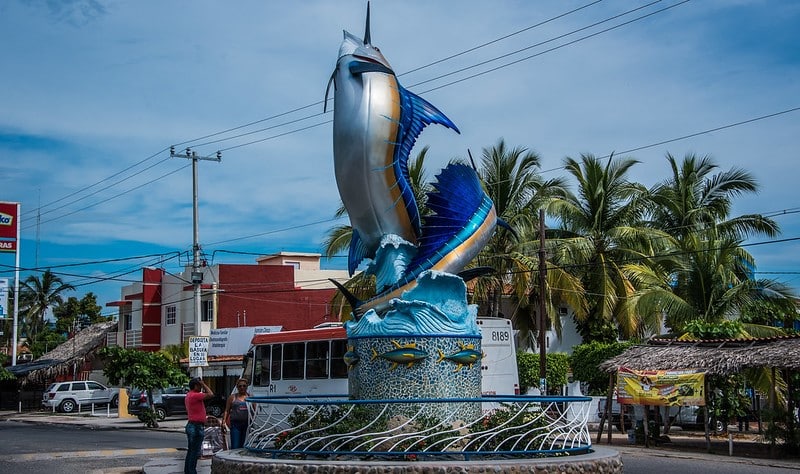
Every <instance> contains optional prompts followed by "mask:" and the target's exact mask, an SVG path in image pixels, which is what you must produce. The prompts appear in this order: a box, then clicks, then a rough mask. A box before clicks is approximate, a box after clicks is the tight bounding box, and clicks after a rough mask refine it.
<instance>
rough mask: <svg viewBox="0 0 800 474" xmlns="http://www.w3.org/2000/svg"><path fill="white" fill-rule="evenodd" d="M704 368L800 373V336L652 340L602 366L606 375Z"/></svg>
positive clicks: (714, 372)
mask: <svg viewBox="0 0 800 474" xmlns="http://www.w3.org/2000/svg"><path fill="white" fill-rule="evenodd" d="M621 367H626V368H628V369H633V370H677V369H688V368H692V369H702V370H705V371H706V373H708V374H710V375H732V374H736V373H739V372H741V371H742V370H744V369H750V368H763V367H767V368H773V367H774V368H777V369H789V370H800V336H781V337H769V338H752V339H720V340H713V341H708V340H706V341H677V340H672V339H652V340H650V341H649V343H648V344H647V345H641V346H634V347H631V348H630V349H628V350H626V351H625V352H623V353H622V354H620V355H618V356H616V357H612V358H610V359H608V360H606V361H605V362H603V363H601V364H600V366H599V368H600V370H603V371H604V372H608V373H614V372H616V371H617V370H619V369H620V368H621Z"/></svg>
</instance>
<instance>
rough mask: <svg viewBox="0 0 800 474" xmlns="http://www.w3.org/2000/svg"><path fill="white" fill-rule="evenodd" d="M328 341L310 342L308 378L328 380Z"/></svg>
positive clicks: (308, 347)
mask: <svg viewBox="0 0 800 474" xmlns="http://www.w3.org/2000/svg"><path fill="white" fill-rule="evenodd" d="M328 344H329V343H328V341H315V342H309V343H308V346H307V347H306V378H307V379H327V378H328Z"/></svg>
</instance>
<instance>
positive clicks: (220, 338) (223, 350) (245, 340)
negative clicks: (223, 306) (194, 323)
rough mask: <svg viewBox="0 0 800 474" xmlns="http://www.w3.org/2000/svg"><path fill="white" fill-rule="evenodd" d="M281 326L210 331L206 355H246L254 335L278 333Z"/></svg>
mask: <svg viewBox="0 0 800 474" xmlns="http://www.w3.org/2000/svg"><path fill="white" fill-rule="evenodd" d="M282 328H283V327H282V326H248V327H240V328H222V329H212V330H211V347H210V348H209V349H208V355H209V356H210V357H214V356H240V355H244V354H246V353H247V350H248V349H249V348H250V342H251V341H252V339H253V336H254V335H256V334H264V333H268V332H278V331H280V330H281V329H282Z"/></svg>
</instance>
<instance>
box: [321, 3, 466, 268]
mask: <svg viewBox="0 0 800 474" xmlns="http://www.w3.org/2000/svg"><path fill="white" fill-rule="evenodd" d="M331 84H333V86H334V90H335V95H334V117H333V155H334V168H335V174H336V183H337V186H338V188H339V195H340V196H341V198H342V202H343V203H344V206H345V208H346V209H347V213H348V215H349V217H350V223H351V225H352V228H353V234H352V239H351V242H350V251H349V255H348V264H347V268H348V271H349V272H350V275H353V273H354V272H355V270H356V268H357V267H358V265H359V264H360V263H361V262H362V261H363V260H364V259H366V258H374V257H375V254H376V252H377V251H378V248H379V247H380V243H381V240H382V239H383V237H384V236H386V235H397V236H399V237H400V238H402V239H403V240H405V241H407V242H409V243H411V244H413V245H416V244H417V242H418V238H419V237H420V232H421V219H420V215H419V210H418V208H417V202H416V200H415V199H414V192H413V190H412V187H411V183H410V180H409V173H408V157H409V154H410V152H411V149H412V148H413V147H414V143H415V142H416V140H417V137H418V136H419V134H420V133H421V132H422V130H423V128H425V127H426V126H427V125H429V124H432V123H436V124H441V125H444V126H445V127H448V128H451V129H453V130H455V131H456V132H458V133H460V132H459V130H458V128H457V127H456V126H455V124H454V123H453V122H452V121H451V120H450V119H449V118H447V117H446V116H445V115H444V114H443V113H442V112H440V111H439V110H438V109H437V108H436V107H434V106H433V105H431V104H430V103H429V102H428V101H426V100H425V99H423V98H421V97H419V96H417V95H415V94H414V93H412V92H409V91H407V90H406V89H404V88H403V87H402V86H401V85H400V83H399V82H398V81H397V77H396V76H395V73H394V71H393V70H392V67H391V66H390V65H389V62H388V61H387V60H386V58H384V57H383V54H381V52H380V50H379V49H378V48H377V47H375V46H373V45H372V44H371V39H370V28H369V4H367V21H366V31H365V33H364V39H363V40H362V39H360V38H357V37H356V36H354V35H352V34H350V33H348V32H347V31H345V32H344V41H342V44H341V47H340V48H339V58H338V61H337V63H336V69H335V70H334V72H333V74H332V75H331V78H330V80H329V81H328V88H327V90H326V91H325V103H326V104H327V100H328V92H330V87H331Z"/></svg>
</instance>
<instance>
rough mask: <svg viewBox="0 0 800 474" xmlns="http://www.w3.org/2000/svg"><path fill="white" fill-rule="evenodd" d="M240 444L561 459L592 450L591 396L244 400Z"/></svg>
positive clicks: (281, 453) (255, 448)
mask: <svg viewBox="0 0 800 474" xmlns="http://www.w3.org/2000/svg"><path fill="white" fill-rule="evenodd" d="M247 401H248V406H249V408H250V420H251V423H250V428H249V431H248V434H247V439H246V441H245V447H246V448H247V449H248V450H250V451H251V452H253V453H260V454H263V455H268V456H272V457H275V458H280V457H291V458H297V457H303V458H330V459H341V458H342V457H345V458H347V457H375V456H387V457H401V458H405V459H420V458H424V457H437V456H438V457H442V456H444V457H448V458H458V459H469V458H471V457H486V456H496V457H515V456H527V457H530V456H540V457H546V456H563V455H569V454H584V453H586V452H588V451H590V449H591V439H590V435H589V430H588V427H587V420H588V416H589V409H590V405H591V403H590V402H591V398H589V397H540V396H492V397H483V398H447V399H400V400H350V399H348V398H347V396H344V395H321V396H316V397H306V396H295V397H293V396H284V397H249V398H248V399H247Z"/></svg>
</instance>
